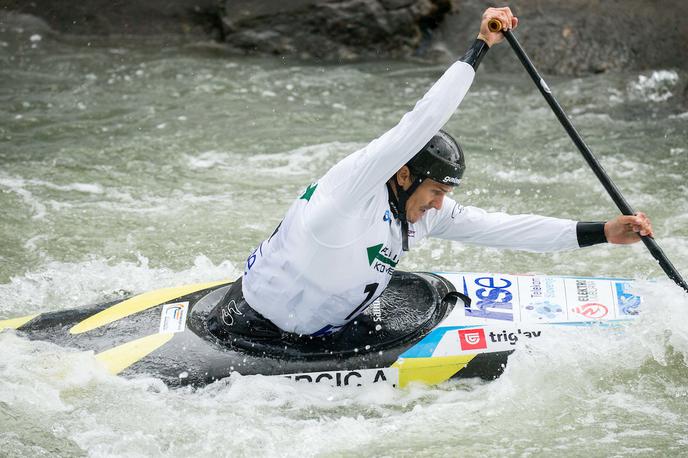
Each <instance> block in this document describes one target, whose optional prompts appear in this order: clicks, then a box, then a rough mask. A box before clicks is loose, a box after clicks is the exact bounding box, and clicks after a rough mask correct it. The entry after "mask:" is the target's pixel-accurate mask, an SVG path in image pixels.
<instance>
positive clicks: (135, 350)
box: [96, 332, 174, 375]
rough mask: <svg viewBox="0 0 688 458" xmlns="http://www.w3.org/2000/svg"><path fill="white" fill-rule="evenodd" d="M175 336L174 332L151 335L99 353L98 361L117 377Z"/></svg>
mask: <svg viewBox="0 0 688 458" xmlns="http://www.w3.org/2000/svg"><path fill="white" fill-rule="evenodd" d="M173 336H174V333H173V332H165V333H158V334H151V335H149V336H146V337H141V338H140V339H136V340H132V341H131V342H127V343H125V344H122V345H119V346H117V347H114V348H111V349H109V350H105V351H104V352H102V353H98V354H97V355H96V359H97V360H98V361H100V362H101V363H103V364H105V367H107V370H108V371H109V372H110V373H111V374H113V375H117V374H119V373H120V372H122V371H123V370H124V369H126V368H127V367H129V366H131V365H132V364H134V363H135V362H137V361H140V360H142V359H143V358H145V357H146V356H148V355H149V354H151V353H152V352H153V351H155V350H157V349H158V348H160V347H162V346H163V345H165V344H166V343H167V342H169V341H170V340H171V339H172V337H173Z"/></svg>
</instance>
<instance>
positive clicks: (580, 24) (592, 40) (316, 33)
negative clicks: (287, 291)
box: [0, 0, 688, 75]
mask: <svg viewBox="0 0 688 458" xmlns="http://www.w3.org/2000/svg"><path fill="white" fill-rule="evenodd" d="M491 4H492V2H487V1H484V0H224V1H223V0H145V1H134V0H110V1H108V0H87V1H83V0H82V1H79V2H77V1H70V0H62V1H57V0H29V1H26V0H0V23H1V22H2V13H5V15H7V13H21V14H30V15H33V16H37V17H39V18H41V19H43V20H44V21H45V22H47V23H48V24H49V26H50V27H51V28H53V29H54V30H55V31H56V32H58V33H67V34H77V35H78V34H86V35H118V34H119V35H122V34H126V35H150V34H170V33H171V34H177V35H180V36H185V37H190V38H191V39H193V40H208V41H210V40H216V41H219V42H222V43H223V46H225V47H226V48H227V49H228V50H230V51H231V52H235V53H239V54H249V55H261V54H262V55H265V54H267V55H278V56H283V57H285V58H295V59H307V60H318V61H328V62H342V61H351V60H358V59H389V58H419V59H424V60H427V61H432V62H449V61H452V60H455V59H456V58H458V57H459V56H460V55H461V54H462V53H463V51H464V50H465V49H466V48H467V46H468V45H469V44H470V43H471V42H472V40H473V38H474V37H475V35H476V33H477V28H478V23H479V21H480V15H481V12H482V11H483V10H484V9H485V7H487V6H489V5H491ZM504 4H508V5H509V6H511V7H512V9H513V10H514V11H515V13H516V14H517V15H518V16H519V17H520V18H521V20H522V22H521V26H520V27H519V29H518V32H517V35H518V37H519V40H520V41H521V42H522V44H523V45H524V48H525V49H526V50H527V51H528V53H529V55H530V56H531V58H532V59H533V60H534V62H536V64H537V66H538V69H540V70H541V71H542V72H544V73H548V74H565V75H576V74H586V73H596V72H605V71H610V70H616V69H619V70H631V69H633V70H637V69H647V68H654V69H657V68H688V58H687V57H688V2H687V1H686V0H568V1H567V2H561V1H557V0H512V1H507V2H504ZM508 48H509V47H508V46H507V45H502V46H499V47H498V48H497V49H495V50H493V51H491V52H490V56H489V58H488V59H486V60H485V65H486V66H490V67H496V68H497V69H500V70H502V69H507V70H510V69H515V68H517V67H518V66H519V65H520V64H519V63H518V62H517V61H516V60H515V58H514V56H513V55H512V53H511V51H510V50H509V49H508Z"/></svg>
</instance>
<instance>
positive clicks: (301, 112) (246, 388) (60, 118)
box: [0, 22, 688, 457]
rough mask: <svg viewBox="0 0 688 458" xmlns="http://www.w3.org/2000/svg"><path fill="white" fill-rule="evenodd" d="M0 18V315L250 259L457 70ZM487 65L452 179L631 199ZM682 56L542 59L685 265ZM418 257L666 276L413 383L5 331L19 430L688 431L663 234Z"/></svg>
mask: <svg viewBox="0 0 688 458" xmlns="http://www.w3.org/2000/svg"><path fill="white" fill-rule="evenodd" d="M3 27H4V29H3V28H2V27H0V60H1V61H2V64H1V65H0V81H3V82H2V84H1V85H0V101H1V102H2V103H0V209H1V213H0V239H1V240H2V244H0V261H1V263H0V318H9V317H14V316H20V315H26V314H29V313H34V312H38V311H49V310H61V309H65V308H70V307H74V306H78V305H82V304H89V303H94V302H97V301H100V300H103V299H111V298H114V297H117V296H118V295H122V294H124V293H125V292H139V291H145V290H149V289H154V288H159V287H165V286H172V285H178V284H182V283H193V282H201V281H212V280H216V279H225V278H234V277H236V276H238V275H239V273H240V271H241V269H242V266H243V262H244V259H245V257H246V256H247V254H248V253H249V252H250V250H251V249H252V247H253V246H255V245H256V244H257V243H258V242H259V241H260V240H261V239H262V238H263V237H265V236H267V235H268V234H269V233H270V232H271V231H272V230H273V229H274V227H275V226H276V225H277V223H278V222H279V220H280V219H281V217H282V215H283V212H284V210H285V209H286V207H287V206H288V205H289V203H290V202H291V200H292V199H293V198H294V197H296V196H297V195H298V193H299V191H301V190H302V188H303V187H304V186H305V185H306V184H308V183H310V182H311V181H312V180H313V179H315V178H317V177H318V176H320V175H322V174H323V173H324V172H325V171H326V170H327V168H328V167H329V166H331V165H332V164H334V163H335V162H336V161H337V160H338V159H340V158H342V157H344V156H345V155H346V154H348V153H350V152H351V151H353V150H355V149H356V148H357V147H359V146H360V145H363V144H364V143H365V142H366V141H368V140H369V139H371V138H373V137H374V136H376V135H379V134H380V133H381V132H383V131H384V130H385V129H386V128H388V127H390V126H391V125H393V123H394V122H396V121H397V120H398V119H399V117H400V116H401V115H402V114H403V113H404V112H405V110H407V109H408V108H410V107H411V106H412V105H413V102H414V101H415V100H416V99H417V98H418V97H420V96H421V95H422V93H423V91H424V90H425V89H427V87H429V85H430V84H432V81H433V80H434V79H435V78H437V77H438V76H439V74H440V72H441V71H442V68H441V67H428V66H426V65H419V64H410V63H396V62H382V63H368V64H358V65H347V66H341V67H336V66H332V67H322V66H316V65H304V64H297V63H284V62H280V61H273V60H260V59H237V58H228V57H226V56H222V55H217V54H215V53H214V52H213V51H209V50H208V49H207V48H203V47H195V48H193V47H184V46H180V45H170V44H167V45H166V44H164V43H157V44H156V43H153V44H149V45H147V44H141V43H137V42H136V41H131V42H127V41H126V40H124V41H122V42H118V43H112V42H101V43H91V44H88V42H82V41H80V40H74V39H66V38H65V37H58V36H54V35H51V34H49V33H45V32H44V31H42V30H32V29H31V26H30V24H29V25H27V24H24V23H21V22H20V23H16V24H10V26H3ZM20 28H21V29H22V30H21V31H18V29H20ZM37 34H38V35H40V36H41V38H40V39H37V38H35V35H37ZM32 37H33V38H32ZM488 59H489V56H488ZM486 64H489V61H486V62H485V63H484V64H483V65H484V67H482V68H481V71H480V72H479V74H478V78H477V80H476V83H475V85H474V87H473V88H472V90H471V92H470V93H469V95H468V97H467V99H466V101H465V102H464V104H463V105H462V107H461V110H460V113H458V114H457V115H456V116H454V118H452V120H451V121H450V122H449V124H448V126H447V129H448V130H449V131H450V132H452V133H455V134H456V135H457V136H459V139H460V141H461V142H462V144H463V145H464V149H465V150H466V152H467V155H468V167H469V169H468V172H467V175H466V180H465V185H464V186H462V188H460V189H459V190H457V191H456V192H455V193H454V197H455V198H457V199H458V200H460V201H462V202H465V203H470V204H473V205H478V206H482V207H485V208H488V209H493V210H501V209H505V210H508V211H511V212H538V213H542V214H547V215H553V216H562V217H570V218H575V219H581V220H595V219H604V218H608V217H610V216H612V215H614V214H615V213H616V212H615V210H614V208H613V206H612V205H611V203H610V202H609V199H608V197H606V195H605V193H604V191H603V190H602V188H601V187H600V186H599V185H598V184H597V183H596V181H595V178H594V176H593V175H592V174H591V172H590V171H589V170H588V169H587V168H586V166H585V165H584V163H583V161H582V159H581V158H580V157H579V155H578V152H577V151H576V150H575V148H574V147H573V145H572V144H571V143H570V141H569V140H568V139H567V138H566V137H565V134H564V132H563V130H562V129H561V128H560V127H559V126H558V124H557V123H556V120H555V119H554V118H553V116H552V114H551V112H550V111H549V109H547V108H546V106H545V104H544V102H543V101H542V100H541V98H540V96H539V95H538V94H537V93H536V92H535V90H534V88H533V87H532V85H531V83H529V82H528V80H527V79H526V78H525V77H524V75H521V74H516V75H495V74H493V73H490V71H489V66H488V65H486ZM686 78H687V76H686V75H685V74H684V73H681V72H676V71H674V70H667V69H658V70H656V71H650V72H642V73H634V74H611V75H598V76H593V77H587V78H579V79H566V80H553V81H549V83H550V86H551V87H552V89H553V91H554V92H555V94H556V95H557V96H558V98H559V99H560V102H561V103H562V104H563V105H564V106H565V107H566V108H567V110H568V111H569V112H570V113H571V115H572V117H573V119H574V122H575V123H576V125H577V126H578V127H579V129H580V130H581V132H582V133H583V135H584V137H585V138H586V140H587V141H588V143H589V144H590V145H591V147H592V148H593V150H594V151H596V152H597V154H598V155H599V156H600V158H601V160H602V162H603V163H604V165H605V167H606V168H607V169H608V170H609V171H610V173H611V174H612V176H613V178H614V180H615V181H616V182H617V184H618V185H619V187H620V188H621V189H622V190H623V191H624V194H625V195H626V196H627V198H628V200H629V201H630V202H631V203H632V204H633V205H634V206H635V207H636V208H637V209H642V210H644V211H646V212H648V213H649V214H650V216H651V217H652V218H653V220H654V222H655V227H656V230H657V238H658V240H659V241H660V243H661V244H662V246H663V247H664V249H665V251H666V252H667V254H668V255H670V257H671V259H672V261H673V262H674V264H675V265H676V267H678V268H679V270H681V271H682V272H683V273H684V274H687V273H688V246H687V244H686V241H688V229H686V227H688V226H687V225H686V223H687V222H688V198H687V197H688V188H687V187H686V184H685V177H686V172H687V171H688V147H687V146H686V143H687V142H686V140H687V138H688V135H687V132H688V131H687V128H686V124H685V119H686V116H687V115H686V110H687V109H686V107H685V105H684V104H682V103H683V102H681V99H680V97H681V96H680V94H681V91H682V88H684V87H685V79H686ZM400 267H401V268H403V269H405V270H414V269H418V270H428V269H432V270H442V271H451V270H465V271H502V272H522V273H526V272H540V273H551V274H567V275H605V276H606V275H611V276H623V277H634V278H639V279H641V280H646V279H657V281H656V282H650V281H645V282H643V283H642V285H643V294H644V299H645V302H644V303H643V309H642V315H641V317H640V319H639V320H638V321H637V322H635V323H633V324H632V325H631V326H630V327H629V328H627V329H625V330H624V331H623V332H620V331H618V330H610V329H596V328H593V329H569V330H562V331H561V333H559V334H558V335H556V336H554V337H549V338H544V337H543V338H541V339H537V340H533V341H530V342H528V344H527V345H525V343H524V344H523V345H522V346H520V347H519V349H518V351H517V352H516V353H515V354H514V355H513V356H512V357H511V358H510V362H509V365H508V366H507V369H506V372H505V373H504V375H503V376H502V377H501V378H500V379H498V380H496V381H493V382H481V381H476V380H470V381H458V382H456V381H454V382H449V383H446V384H443V385H441V386H438V387H424V386H412V387H410V388H408V389H403V390H394V389H391V388H389V387H386V386H373V387H368V388H363V389H361V388H345V389H333V388H328V387H318V386H315V387H314V386H311V385H299V384H294V383H292V382H290V381H288V380H282V379H279V378H278V379H274V378H264V377H241V376H235V377H231V378H230V379H228V380H225V381H221V382H218V383H215V384H213V385H211V386H209V387H207V388H204V389H199V390H191V389H181V390H168V389H167V388H166V387H165V386H164V385H163V384H162V383H161V382H160V381H159V380H156V379H154V378H141V379H137V380H126V379H123V378H119V377H113V376H110V375H107V374H106V372H105V371H104V369H103V368H101V367H99V366H98V364H97V363H96V361H95V359H94V358H93V356H92V355H91V354H89V353H80V352H74V351H71V350H67V349H64V348H59V347H56V346H54V345H51V344H48V343H42V342H29V341H27V340H25V339H23V338H21V337H20V336H17V335H16V334H15V333H13V332H3V333H0V450H2V453H4V454H6V455H8V456H27V455H34V456H55V455H59V456H79V455H86V456H142V457H143V456H146V457H148V456H190V455H193V456H217V455H220V456H297V455H298V456H303V455H305V456H314V455H325V456H341V455H360V456H370V455H380V456H412V455H413V456H418V455H420V456H437V455H466V456H478V455H488V456H552V455H555V454H556V455H567V456H633V455H640V456H647V455H682V454H685V450H686V446H688V444H687V443H686V442H687V441H688V427H687V426H686V425H687V424H688V407H687V405H688V403H687V402H686V400H687V396H688V369H687V367H686V355H688V318H686V316H687V314H686V310H688V298H687V297H686V296H685V294H684V293H683V292H682V291H681V290H679V289H678V288H677V287H676V286H674V285H673V284H672V283H671V282H669V281H668V280H665V279H664V277H663V274H662V272H661V270H659V268H658V267H657V265H656V264H655V263H654V262H653V261H652V260H651V258H650V257H649V255H648V254H647V253H646V250H645V249H644V247H642V246H640V245H638V246H634V247H609V246H603V247H595V248H590V249H586V250H580V251H576V252H571V253H557V254H549V255H539V254H532V253H517V252H507V251H498V250H492V249H483V248H476V247H469V246H461V245H458V244H450V243H449V242H444V241H436V240H432V241H428V242H427V243H425V244H424V245H423V246H421V247H420V248H419V249H418V250H416V251H415V252H414V253H412V254H411V255H410V256H409V257H408V258H407V259H405V260H404V261H403V264H402V265H400Z"/></svg>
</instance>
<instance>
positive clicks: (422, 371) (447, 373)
mask: <svg viewBox="0 0 688 458" xmlns="http://www.w3.org/2000/svg"><path fill="white" fill-rule="evenodd" d="M476 356H477V355H457V356H434V357H432V358H401V359H398V360H397V361H396V362H395V363H394V364H392V367H396V368H397V369H399V386H400V387H404V386H406V385H407V384H408V383H410V382H421V383H427V384H428V385H436V384H438V383H442V382H445V381H447V380H449V379H450V378H451V377H452V376H453V375H454V374H456V373H457V372H459V371H460V370H461V369H463V368H464V367H466V364H468V363H469V362H471V360H472V359H473V358H475V357H476Z"/></svg>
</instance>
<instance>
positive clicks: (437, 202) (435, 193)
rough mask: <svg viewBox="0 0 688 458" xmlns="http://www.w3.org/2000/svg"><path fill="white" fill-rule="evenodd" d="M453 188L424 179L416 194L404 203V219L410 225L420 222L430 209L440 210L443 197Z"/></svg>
mask: <svg viewBox="0 0 688 458" xmlns="http://www.w3.org/2000/svg"><path fill="white" fill-rule="evenodd" d="M452 189H453V188H452V187H451V186H449V185H446V184H442V183H438V182H437V181H435V180H431V179H426V180H423V182H422V183H421V184H420V186H418V189H416V192H414V193H413V194H411V197H409V199H408V200H407V201H406V219H407V220H408V221H409V222H410V223H415V222H416V221H418V220H420V219H421V218H422V217H423V215H424V214H425V212H426V211H428V210H430V209H431V208H436V209H438V210H439V209H440V208H442V201H443V200H444V196H445V195H446V194H447V193H448V192H451V190H452Z"/></svg>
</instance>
